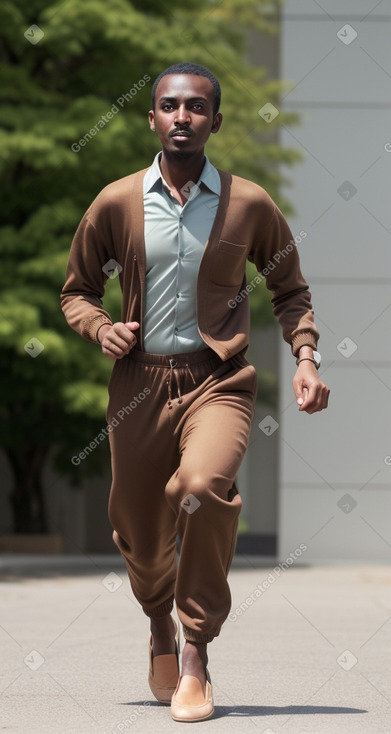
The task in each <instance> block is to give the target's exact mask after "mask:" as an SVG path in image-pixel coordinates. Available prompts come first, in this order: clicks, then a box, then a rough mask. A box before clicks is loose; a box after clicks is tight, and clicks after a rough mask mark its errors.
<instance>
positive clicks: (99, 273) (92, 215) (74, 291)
mask: <svg viewBox="0 0 391 734" xmlns="http://www.w3.org/2000/svg"><path fill="white" fill-rule="evenodd" d="M110 260H114V258H113V247H112V235H111V228H110V217H109V213H108V211H107V210H106V211H105V209H104V208H103V207H102V206H101V205H100V196H99V195H98V197H97V198H96V199H95V200H94V202H93V203H92V204H91V206H90V207H89V209H88V210H87V211H86V213H85V214H84V216H83V218H82V220H81V222H80V224H79V226H78V228H77V230H76V233H75V236H74V238H73V241H72V246H71V250H70V255H69V260H68V266H67V272H66V282H65V285H64V287H63V289H62V291H61V297H60V300H61V308H62V310H63V313H64V315H65V318H66V320H67V322H68V324H69V325H70V326H71V327H72V328H73V329H75V331H77V332H78V333H79V334H80V335H81V336H82V337H83V338H84V339H87V340H88V341H92V342H95V343H99V339H98V331H99V328H100V327H101V326H103V324H109V325H112V320H111V317H110V314H109V313H108V312H107V311H105V309H104V308H103V303H102V298H103V295H104V290H105V283H106V280H107V278H108V276H109V273H110V271H109V268H110V267H111V265H113V266H114V263H111V264H110ZM105 266H106V267H105ZM103 268H105V269H104V270H103Z"/></svg>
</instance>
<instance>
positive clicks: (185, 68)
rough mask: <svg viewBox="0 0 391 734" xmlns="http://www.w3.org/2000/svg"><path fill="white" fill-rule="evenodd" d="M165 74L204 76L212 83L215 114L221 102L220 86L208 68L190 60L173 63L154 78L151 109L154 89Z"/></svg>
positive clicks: (154, 96)
mask: <svg viewBox="0 0 391 734" xmlns="http://www.w3.org/2000/svg"><path fill="white" fill-rule="evenodd" d="M167 74H195V75H196V76H205V77H206V78H207V79H209V81H210V82H211V83H212V86H213V114H214V115H215V114H216V113H217V112H218V111H219V108H220V102H221V88H220V84H219V81H218V79H217V78H216V77H215V75H214V74H212V72H211V71H209V69H206V67H205V66H200V65H199V64H192V63H190V61H183V62H182V63H180V64H173V65H172V66H169V67H168V68H167V69H164V71H162V73H161V74H159V76H158V77H157V79H155V81H154V83H153V87H152V92H151V101H152V109H153V110H154V109H155V98H156V89H157V85H158V84H159V82H160V80H161V79H163V77H164V76H167Z"/></svg>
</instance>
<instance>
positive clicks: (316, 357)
mask: <svg viewBox="0 0 391 734" xmlns="http://www.w3.org/2000/svg"><path fill="white" fill-rule="evenodd" d="M305 361H308V362H313V364H314V365H315V367H316V369H317V370H318V369H319V367H320V365H321V362H322V358H321V356H320V354H319V352H316V351H314V353H313V358H311V357H301V358H300V357H298V358H297V360H296V364H297V365H299V364H300V362H305Z"/></svg>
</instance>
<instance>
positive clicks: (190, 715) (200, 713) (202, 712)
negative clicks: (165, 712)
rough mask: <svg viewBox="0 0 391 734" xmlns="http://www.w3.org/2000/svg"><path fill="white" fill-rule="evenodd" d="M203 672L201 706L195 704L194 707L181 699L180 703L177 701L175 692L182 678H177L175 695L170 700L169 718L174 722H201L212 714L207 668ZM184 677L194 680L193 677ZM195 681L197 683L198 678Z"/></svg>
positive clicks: (211, 695)
mask: <svg viewBox="0 0 391 734" xmlns="http://www.w3.org/2000/svg"><path fill="white" fill-rule="evenodd" d="M205 672H206V684H205V692H204V701H203V703H201V704H199V703H197V704H195V705H194V704H193V703H192V702H191V701H185V700H184V699H183V698H181V700H180V701H178V700H177V692H178V689H179V684H180V682H181V680H182V677H183V676H181V677H180V678H179V681H178V685H177V687H176V689H175V693H174V694H173V696H172V699H171V716H172V718H173V719H174V721H188V722H190V721H203V720H204V719H209V717H210V716H212V714H213V713H214V705H213V689H212V682H211V680H210V675H209V671H208V669H207V668H206V671H205ZM185 677H188V678H195V676H193V675H190V676H185ZM196 680H197V681H198V678H196Z"/></svg>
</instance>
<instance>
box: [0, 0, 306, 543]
mask: <svg viewBox="0 0 391 734" xmlns="http://www.w3.org/2000/svg"><path fill="white" fill-rule="evenodd" d="M277 4H278V3H276V4H275V7H277ZM270 6H271V4H270V2H266V0H264V1H263V0H246V1H245V2H244V1H243V0H224V2H223V3H221V2H220V0H187V2H186V3H182V2H179V0H170V1H169V2H168V0H163V2H162V0H133V2H130V0H83V2H80V0H59V1H58V2H54V1H53V0H30V1H29V2H28V3H27V2H26V0H3V2H2V4H1V6H0V28H1V39H0V97H1V106H0V110H1V111H0V169H1V175H2V179H3V183H4V186H3V195H2V198H1V202H0V237H1V245H0V247H1V260H2V268H1V274H0V279H1V290H0V336H1V345H2V352H1V367H0V370H1V372H0V375H1V384H2V391H1V399H0V417H1V422H0V441H1V445H2V447H3V449H4V451H5V453H6V455H7V457H8V459H9V463H10V466H11V468H12V471H13V475H14V480H15V483H14V490H13V493H12V499H11V501H12V506H13V510H14V529H15V530H16V531H17V532H45V531H46V530H47V529H48V528H47V523H46V518H45V512H44V502H43V498H42V470H43V467H44V464H45V461H47V457H48V454H49V452H50V451H51V450H52V449H53V447H55V463H56V466H57V468H58V467H60V469H61V471H62V472H64V473H67V474H68V475H70V476H71V477H72V479H73V480H74V481H75V482H78V481H79V482H80V481H81V479H82V477H83V476H85V475H86V474H87V473H88V472H97V471H98V470H99V467H100V466H101V465H102V461H104V462H107V460H108V450H107V449H108V447H107V443H108V442H107V441H106V442H105V443H104V448H103V449H102V450H101V449H96V450H95V451H93V453H92V454H91V455H90V456H89V457H88V459H87V460H85V461H84V462H82V464H80V465H78V466H75V465H74V464H73V463H72V461H71V457H72V456H74V455H75V454H78V453H79V452H80V451H81V450H82V449H83V448H84V447H85V446H86V445H88V443H89V442H90V441H91V440H92V439H93V438H94V436H96V435H97V434H98V433H99V430H100V429H101V427H102V425H103V426H104V425H105V421H104V415H105V406H106V402H107V382H108V378H109V374H110V371H111V368H112V362H110V361H109V360H107V359H106V358H105V357H103V355H102V354H101V352H100V349H99V347H97V346H94V345H92V344H90V343H87V342H84V341H83V340H82V339H81V338H80V337H79V336H78V335H77V334H75V333H74V332H72V330H71V329H70V328H69V327H68V325H67V324H66V322H65V319H64V317H63V314H62V312H61V310H60V307H59V293H60V290H61V287H62V285H63V282H64V277H65V268H66V262H67V258H68V253H69V247H70V243H71V239H72V236H73V234H74V231H75V229H76V227H77V224H78V222H79V221H80V219H81V217H82V215H83V213H84V211H85V210H86V209H87V207H88V206H89V204H90V202H91V201H92V199H93V198H94V197H95V196H96V194H97V193H98V192H99V190H100V189H102V188H103V186H105V185H106V184H107V183H108V182H110V181H113V180H115V179H117V178H120V177H121V176H125V175H127V174H129V173H131V172H133V171H136V170H138V169H140V168H144V167H145V166H147V165H148V164H149V163H150V162H151V160H152V158H153V156H154V154H155V153H156V151H157V150H158V149H159V141H158V139H157V138H156V136H154V134H153V133H151V132H150V130H149V127H148V124H147V111H148V109H149V107H150V104H149V99H150V90H151V85H152V81H153V80H154V78H155V77H156V76H157V75H158V74H159V73H160V72H161V71H162V70H163V69H164V68H165V67H167V66H169V65H170V64H172V63H175V62H177V61H183V60H189V61H194V62H196V63H201V64H203V65H205V66H208V67H210V68H211V69H212V70H213V71H214V72H215V73H216V75H217V76H218V78H219V79H220V81H221V86H222V95H223V104H222V112H223V114H224V115H225V121H224V123H223V127H222V130H221V132H220V133H219V134H218V135H216V136H212V138H211V141H210V144H209V146H208V154H209V156H210V158H211V160H212V161H213V163H214V164H215V165H217V166H219V167H221V168H224V169H227V170H230V171H231V172H233V173H236V174H238V175H241V176H244V177H247V178H250V179H252V180H254V181H256V182H258V183H259V184H261V185H263V186H264V187H265V188H266V189H267V190H268V192H269V193H270V194H271V196H272V197H273V198H274V199H275V200H276V201H277V202H278V203H279V205H280V206H281V208H283V209H284V211H285V212H288V211H289V209H288V206H287V202H286V201H284V200H282V199H281V198H280V197H279V193H278V186H279V184H280V183H281V178H280V176H279V173H278V171H277V164H279V163H285V164H290V163H293V162H294V161H295V160H297V159H298V154H297V153H296V152H294V151H292V150H288V149H282V148H281V147H280V146H279V145H277V144H276V143H275V141H274V137H273V136H274V131H275V129H276V127H277V126H278V125H279V124H280V123H281V122H285V123H287V122H288V123H292V122H294V121H295V118H294V116H293V115H288V114H286V113H282V112H281V113H280V115H279V116H278V117H277V118H276V119H275V120H274V121H273V122H272V123H270V125H268V124H267V123H265V121H264V120H263V119H262V118H261V117H260V116H259V115H258V110H259V109H260V108H261V107H262V106H263V105H264V104H265V103H266V102H272V103H274V104H275V105H276V106H278V97H279V94H280V93H281V91H282V89H283V88H285V86H284V85H283V84H282V83H280V82H277V81H273V80H272V81H270V80H268V79H267V75H266V71H265V70H264V69H262V68H252V67H251V66H250V65H249V63H248V61H247V60H246V56H247V50H246V43H245V37H246V34H247V31H249V30H250V29H251V30H252V31H256V32H257V31H258V32H259V33H265V32H267V33H271V32H275V23H274V21H275V18H273V16H272V15H268V14H267V12H269V13H270ZM37 27H38V28H37ZM40 36H42V37H40ZM260 38H261V36H260ZM147 79H148V80H149V81H147V82H146V81H145V80H147ZM141 80H144V84H142V83H141ZM135 90H136V91H135ZM110 113H111V114H110ZM102 121H103V122H102ZM103 123H104V124H103ZM91 130H92V132H91ZM255 300H256V308H255V309H253V310H254V319H256V321H257V322H259V321H261V322H266V323H270V321H271V319H272V317H271V312H270V307H269V306H268V303H269V299H268V295H266V294H265V291H264V288H263V285H262V286H259V288H258V290H257V294H256V296H255ZM119 303H120V296H119V287H118V283H117V282H116V281H108V288H107V293H106V296H105V306H106V308H107V309H108V310H109V311H110V313H111V314H112V316H113V318H115V319H118V318H119V314H120V308H119ZM254 303H255V301H254ZM33 339H35V340H38V342H41V343H42V345H43V347H44V349H43V351H41V353H40V354H39V355H38V356H36V357H32V354H33V352H34V344H37V343H38V342H34V343H33V342H32V340H33ZM25 345H27V347H26V346H25Z"/></svg>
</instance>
